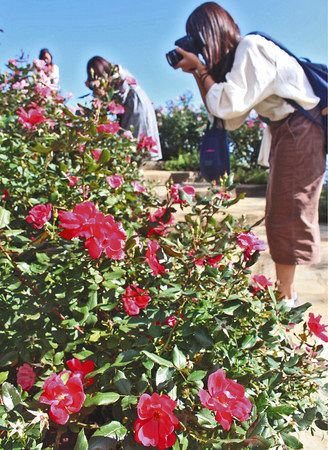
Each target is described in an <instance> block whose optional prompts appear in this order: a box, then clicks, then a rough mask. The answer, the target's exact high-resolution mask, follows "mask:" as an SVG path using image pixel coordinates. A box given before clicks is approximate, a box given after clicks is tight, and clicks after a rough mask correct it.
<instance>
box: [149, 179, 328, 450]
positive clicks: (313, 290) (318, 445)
mask: <svg viewBox="0 0 328 450" xmlns="http://www.w3.org/2000/svg"><path fill="white" fill-rule="evenodd" d="M187 174H188V173H187V172H186V173H185V175H182V176H181V178H180V179H179V178H178V177H179V176H180V175H179V174H177V175H176V178H175V182H183V181H187V179H186V178H187V177H188V175H187ZM144 175H145V178H147V179H148V180H150V181H152V182H154V184H155V185H156V191H157V193H158V195H159V196H163V195H164V194H165V192H166V189H165V188H164V186H163V185H164V184H165V182H166V181H167V179H168V178H169V176H170V173H169V172H162V171H153V170H149V171H145V173H144ZM190 184H192V180H191V183H190ZM198 191H199V192H202V191H204V187H200V188H198ZM264 208H265V199H264V198H263V197H252V198H247V197H246V198H245V199H244V200H241V201H240V202H239V203H237V204H236V205H234V206H232V207H231V208H230V209H229V211H230V212H231V214H233V215H234V216H237V217H240V216H242V215H245V216H246V220H247V222H248V223H250V224H253V223H255V222H257V221H258V220H259V219H260V218H262V217H263V216H264ZM320 229H321V254H322V261H321V263H320V264H317V265H314V266H311V267H309V266H299V267H297V271H296V289H297V292H298V295H299V300H300V303H305V302H310V303H312V308H311V311H312V312H313V313H315V314H321V315H322V317H323V322H324V323H328V307H327V306H328V282H327V280H328V228H327V226H326V225H321V226H320ZM254 232H255V233H256V234H257V235H258V236H259V237H260V238H261V239H263V240H264V241H266V234H265V228H264V224H263V223H262V224H261V225H259V226H258V227H257V228H256V230H254ZM254 273H261V274H264V275H266V276H267V277H270V278H271V280H274V279H275V271H274V264H273V262H272V261H271V258H270V255H269V252H268V250H266V251H265V252H263V253H261V257H260V259H259V261H258V262H257V264H256V265H255V266H254ZM326 347H328V344H327V345H326ZM325 356H327V357H328V348H326V349H325ZM300 437H301V440H302V442H303V443H304V449H305V450H314V449H315V450H327V449H328V438H327V435H326V434H324V433H323V432H322V431H321V430H317V431H316V434H315V436H314V437H313V436H311V434H310V433H307V432H305V433H302V434H301V436H300Z"/></svg>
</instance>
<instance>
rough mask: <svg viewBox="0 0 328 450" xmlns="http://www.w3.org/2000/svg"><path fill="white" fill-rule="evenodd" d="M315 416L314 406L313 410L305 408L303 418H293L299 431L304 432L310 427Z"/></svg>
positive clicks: (315, 409)
mask: <svg viewBox="0 0 328 450" xmlns="http://www.w3.org/2000/svg"><path fill="white" fill-rule="evenodd" d="M316 415H317V408H316V407H315V406H314V407H313V408H307V409H306V410H305V413H304V416H303V417H299V416H296V417H294V418H295V420H296V422H297V423H298V426H299V427H300V429H301V430H306V429H307V428H309V427H310V426H311V424H312V422H313V421H314V419H315V418H316Z"/></svg>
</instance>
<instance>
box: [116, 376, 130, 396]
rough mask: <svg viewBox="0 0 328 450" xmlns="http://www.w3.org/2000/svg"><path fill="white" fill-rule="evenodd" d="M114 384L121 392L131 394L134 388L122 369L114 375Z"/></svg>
mask: <svg viewBox="0 0 328 450" xmlns="http://www.w3.org/2000/svg"><path fill="white" fill-rule="evenodd" d="M114 384H115V387H116V389H117V390H118V392H119V393H120V394H122V395H129V394H130V392H131V388H132V386H131V383H130V381H129V380H128V379H127V378H126V376H125V375H124V373H123V372H122V371H121V370H118V371H117V374H116V375H115V377H114Z"/></svg>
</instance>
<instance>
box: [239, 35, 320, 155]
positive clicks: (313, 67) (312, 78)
mask: <svg viewBox="0 0 328 450" xmlns="http://www.w3.org/2000/svg"><path fill="white" fill-rule="evenodd" d="M248 34H256V35H259V36H262V37H264V38H265V39H267V40H268V41H271V42H273V43H274V44H276V45H277V46H278V47H280V48H281V49H282V50H283V51H284V52H286V53H287V54H288V55H290V56H292V57H293V58H295V59H296V61H297V62H298V63H299V65H300V66H301V67H302V69H303V70H304V72H305V75H306V77H307V79H308V81H309V83H310V84H311V87H312V89H313V92H314V94H315V95H316V96H317V97H319V98H320V101H319V104H318V106H319V108H320V110H321V121H320V122H318V121H317V120H316V119H314V118H313V117H312V116H311V114H310V113H309V112H308V111H307V110H306V109H304V108H302V106H301V105H299V104H298V103H296V102H295V101H294V100H291V99H288V98H286V99H285V100H286V101H287V102H288V103H289V104H291V105H292V106H293V107H294V108H296V109H297V110H298V111H300V112H301V113H302V114H303V115H304V116H305V117H306V118H307V119H309V120H310V121H311V122H313V123H316V124H317V125H319V126H321V127H322V128H323V130H324V132H325V138H326V149H327V143H328V140H327V131H328V120H327V119H328V111H327V107H328V68H327V66H325V65H324V64H318V63H313V62H311V61H310V60H309V59H307V58H298V57H297V56H295V55H294V54H293V53H292V52H291V51H289V50H288V49H287V48H286V47H285V46H283V45H282V44H281V43H280V42H278V41H276V40H274V39H272V38H271V36H269V35H268V34H266V33H262V32H258V31H253V32H252V33H248ZM324 110H325V111H324Z"/></svg>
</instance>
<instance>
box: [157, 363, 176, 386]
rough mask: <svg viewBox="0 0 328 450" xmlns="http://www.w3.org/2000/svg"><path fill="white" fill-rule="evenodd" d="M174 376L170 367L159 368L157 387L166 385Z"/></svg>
mask: <svg viewBox="0 0 328 450" xmlns="http://www.w3.org/2000/svg"><path fill="white" fill-rule="evenodd" d="M171 376H172V370H171V369H170V368H169V367H159V368H158V370H157V372H156V386H159V385H160V384H163V383H165V381H168V380H169V379H170V378H171Z"/></svg>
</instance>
